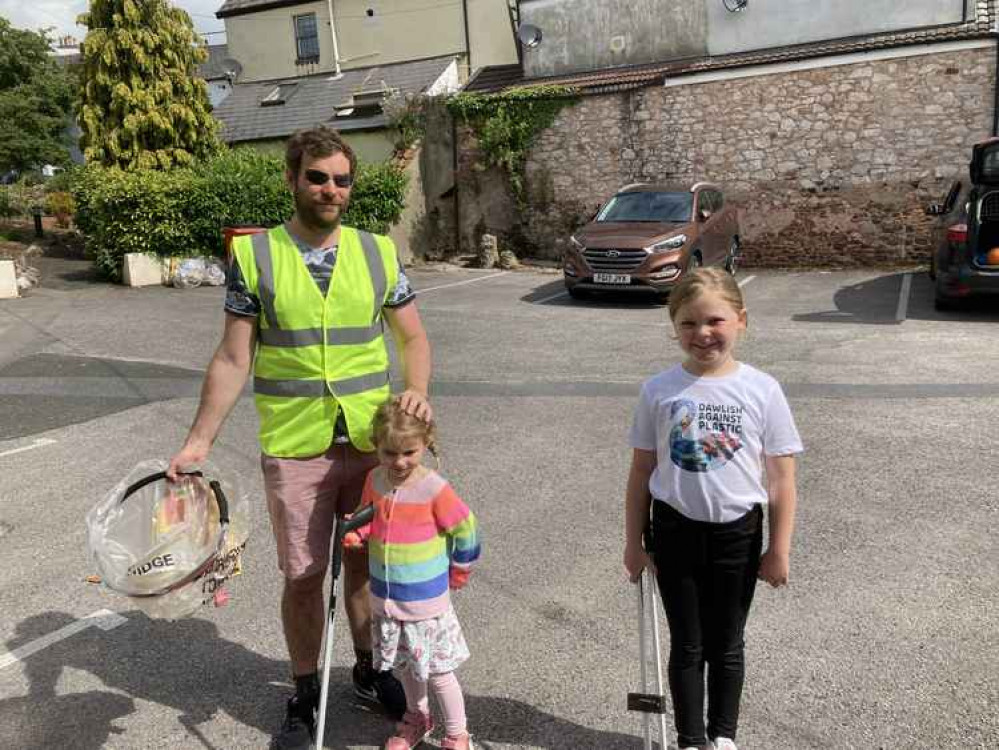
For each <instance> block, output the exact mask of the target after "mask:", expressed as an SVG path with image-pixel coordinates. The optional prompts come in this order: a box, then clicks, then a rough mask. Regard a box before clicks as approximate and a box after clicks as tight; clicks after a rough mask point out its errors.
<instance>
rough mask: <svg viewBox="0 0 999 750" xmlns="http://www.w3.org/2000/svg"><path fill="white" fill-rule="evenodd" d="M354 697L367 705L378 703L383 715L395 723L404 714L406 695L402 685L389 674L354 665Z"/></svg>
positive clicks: (400, 719)
mask: <svg viewBox="0 0 999 750" xmlns="http://www.w3.org/2000/svg"><path fill="white" fill-rule="evenodd" d="M352 676H353V678H354V695H356V696H357V697H358V698H360V699H361V700H364V701H367V702H368V703H380V704H381V705H382V707H383V708H384V709H385V713H387V714H388V715H389V716H391V717H392V718H393V719H395V720H396V721H402V716H403V714H404V713H406V693H405V691H404V690H403V689H402V683H400V682H399V680H397V679H396V678H395V675H394V674H392V673H391V672H375V671H374V670H373V669H364V668H362V667H361V665H360V664H355V665H354V671H353V673H352Z"/></svg>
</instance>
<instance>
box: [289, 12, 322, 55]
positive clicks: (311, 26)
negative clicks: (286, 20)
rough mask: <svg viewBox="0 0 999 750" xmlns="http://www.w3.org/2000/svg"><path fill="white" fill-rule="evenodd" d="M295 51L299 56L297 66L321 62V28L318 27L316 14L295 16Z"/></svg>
mask: <svg viewBox="0 0 999 750" xmlns="http://www.w3.org/2000/svg"><path fill="white" fill-rule="evenodd" d="M294 21H295V50H296V52H297V54H298V59H297V60H296V61H295V62H296V63H297V64H302V63H310V62H311V63H315V62H319V27H318V26H317V25H316V14H315V13H306V14H305V15H302V16H295V18H294Z"/></svg>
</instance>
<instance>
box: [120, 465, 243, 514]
mask: <svg viewBox="0 0 999 750" xmlns="http://www.w3.org/2000/svg"><path fill="white" fill-rule="evenodd" d="M178 475H179V476H183V477H201V478H204V476H205V475H204V474H202V473H201V472H200V471H181V472H178ZM166 478H167V474H166V472H165V471H158V472H156V473H155V474H150V475H149V476H147V477H143V478H142V479H140V480H138V481H137V482H135V483H134V484H132V485H131V486H130V487H129V488H128V489H127V490H125V494H124V495H122V496H121V500H119V501H118V502H119V503H123V502H125V500H126V499H127V498H128V497H129V496H130V495H134V494H135V493H136V492H138V491H139V490H141V489H142V488H143V487H146V486H148V485H150V484H152V483H153V482H159V481H161V480H163V479H166ZM208 486H209V487H211V488H212V493H213V494H214V495H215V502H216V503H218V506H219V523H221V524H228V523H229V501H228V500H227V499H226V496H225V493H224V492H223V491H222V485H221V484H220V483H219V482H218V480H215V479H212V480H210V481H209V482H208Z"/></svg>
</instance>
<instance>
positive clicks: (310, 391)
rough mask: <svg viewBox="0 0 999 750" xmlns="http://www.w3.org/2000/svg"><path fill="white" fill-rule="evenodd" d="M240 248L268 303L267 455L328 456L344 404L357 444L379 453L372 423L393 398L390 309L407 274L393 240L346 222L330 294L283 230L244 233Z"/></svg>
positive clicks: (259, 389) (264, 374)
mask: <svg viewBox="0 0 999 750" xmlns="http://www.w3.org/2000/svg"><path fill="white" fill-rule="evenodd" d="M232 249H233V254H234V256H235V258H236V262H237V263H238V264H239V270H240V272H241V273H242V274H243V279H244V280H245V282H246V286H247V289H248V290H249V291H250V292H252V293H254V294H255V295H256V296H257V297H258V298H259V300H260V308H261V309H260V316H259V317H258V320H257V351H256V358H255V359H254V365H253V390H254V394H255V398H256V404H257V413H258V414H259V416H260V445H261V448H262V450H263V452H264V453H266V454H268V455H271V456H277V457H280V458H305V457H309V456H318V455H320V454H321V453H324V452H325V451H326V450H327V449H328V448H329V446H330V443H331V442H332V441H333V431H334V427H335V425H336V420H337V414H338V413H339V410H340V409H343V414H344V418H345V421H346V423H347V431H348V432H349V433H350V439H351V442H352V443H353V444H354V446H355V447H356V448H357V449H358V450H362V451H372V450H374V444H373V443H372V440H371V420H372V418H373V417H374V415H375V410H376V409H377V408H378V406H379V405H380V404H381V403H382V402H384V401H385V400H387V399H388V398H389V360H388V352H387V351H386V349H385V340H384V338H383V336H382V332H383V321H382V306H383V305H384V304H385V301H386V299H387V297H388V294H389V290H391V289H393V288H395V285H396V283H397V282H398V280H399V265H398V260H397V259H396V253H395V246H394V245H393V244H392V240H390V239H389V238H388V237H383V236H380V235H378V236H376V235H373V234H369V233H368V232H360V231H358V230H356V229H353V228H351V227H341V228H340V247H339V249H338V250H337V258H336V264H335V265H334V266H333V275H332V277H331V278H330V285H329V290H328V291H327V294H326V297H325V298H324V297H323V296H322V294H321V293H320V291H319V287H318V286H317V285H316V282H315V280H314V279H313V278H312V274H311V273H310V272H309V269H308V267H307V266H306V265H305V260H304V259H303V258H302V254H301V252H300V251H299V249H298V247H297V246H296V245H295V242H294V241H293V240H292V238H291V237H290V236H289V234H288V232H287V230H285V228H284V227H283V226H278V227H274V228H273V229H271V230H269V231H268V232H266V233H260V234H254V235H248V236H242V237H236V238H234V240H233V243H232Z"/></svg>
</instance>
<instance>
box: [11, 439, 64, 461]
mask: <svg viewBox="0 0 999 750" xmlns="http://www.w3.org/2000/svg"><path fill="white" fill-rule="evenodd" d="M55 443H56V441H55V440H52V439H50V438H38V439H37V440H36V441H35V442H33V443H32V444H31V445H22V446H21V447H20V448H11V449H10V450H9V451H4V452H3V453H0V458H3V457H4V456H13V455H14V454H15V453H24V452H25V451H33V450H34V449H35V448H44V447H45V446H46V445H54V444H55Z"/></svg>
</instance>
